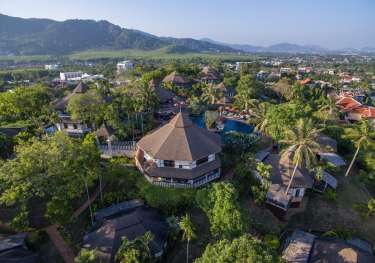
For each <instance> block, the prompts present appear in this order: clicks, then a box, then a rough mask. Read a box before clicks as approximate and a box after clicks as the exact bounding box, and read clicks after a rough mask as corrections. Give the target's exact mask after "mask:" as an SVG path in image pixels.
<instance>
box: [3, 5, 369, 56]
mask: <svg viewBox="0 0 375 263" xmlns="http://www.w3.org/2000/svg"><path fill="white" fill-rule="evenodd" d="M0 13H2V14H5V15H9V16H16V17H23V18H50V19H54V20H58V21H63V20H67V19H94V20H107V21H109V22H111V23H113V24H116V25H119V26H121V27H124V28H130V29H137V30H141V31H144V32H147V33H150V34H154V35H157V36H171V37H179V38H181V37H189V38H195V39H201V38H210V39H212V40H215V41H219V42H225V43H231V44H248V45H256V46H270V45H273V44H278V43H292V44H299V45H319V46H322V47H325V48H329V49H342V48H363V47H369V46H370V47H375V27H374V25H375V16H374V15H373V14H374V13H375V1H372V0H359V1H354V0H342V1H339V0H331V1H323V0H317V1H313V2H312V1H311V2H310V1H297V0H289V1H283V2H281V1H277V0H266V1H244V0H234V1H230V2H229V1H225V0H217V1H213V0H207V1H205V2H201V1H198V0H191V1H188V2H186V3H176V1H173V0H164V1H163V2H162V3H156V1H151V0H138V1H137V2H136V3H134V2H124V1H120V0H107V1H105V2H103V1H100V0H91V1H89V0H79V1H73V0H65V1H64V2H62V1H47V0H34V1H26V0H1V5H0Z"/></svg>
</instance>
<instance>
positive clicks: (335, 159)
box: [317, 134, 346, 167]
mask: <svg viewBox="0 0 375 263" xmlns="http://www.w3.org/2000/svg"><path fill="white" fill-rule="evenodd" d="M317 141H318V143H319V145H320V148H321V149H322V150H321V151H320V152H319V153H317V156H318V159H319V160H324V161H326V162H328V163H330V164H332V165H333V166H334V167H342V166H345V165H346V162H345V160H344V159H343V158H341V156H339V155H338V154H337V141H336V140H335V139H333V138H331V137H329V136H327V135H324V134H320V135H319V136H318V138H317Z"/></svg>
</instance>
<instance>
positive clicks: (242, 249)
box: [195, 235, 282, 263]
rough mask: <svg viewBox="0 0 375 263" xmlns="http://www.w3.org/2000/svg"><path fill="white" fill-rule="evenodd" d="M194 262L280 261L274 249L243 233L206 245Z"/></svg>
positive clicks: (252, 262)
mask: <svg viewBox="0 0 375 263" xmlns="http://www.w3.org/2000/svg"><path fill="white" fill-rule="evenodd" d="M195 262H196V263H211V262H212V263H214V262H215V263H242V262H249V263H255V262H262V263H275V262H282V261H281V259H280V258H279V257H278V256H277V255H276V251H275V250H274V249H272V247H271V246H268V245H266V244H264V243H262V242H261V241H259V240H257V239H255V238H253V237H252V236H250V235H243V236H241V237H239V238H236V239H233V240H232V241H230V240H227V239H224V240H220V241H219V242H217V243H215V244H209V245H208V246H207V247H206V250H205V251H204V253H203V255H202V257H200V258H198V259H197V260H196V261H195Z"/></svg>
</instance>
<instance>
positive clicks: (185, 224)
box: [180, 214, 195, 263]
mask: <svg viewBox="0 0 375 263" xmlns="http://www.w3.org/2000/svg"><path fill="white" fill-rule="evenodd" d="M180 228H181V229H182V231H183V232H184V234H183V236H182V239H184V240H186V263H189V243H190V240H192V239H193V238H195V233H194V226H193V223H192V222H191V220H190V216H189V215H188V214H186V215H185V216H184V217H183V218H182V220H181V222H180Z"/></svg>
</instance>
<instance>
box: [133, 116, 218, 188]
mask: <svg viewBox="0 0 375 263" xmlns="http://www.w3.org/2000/svg"><path fill="white" fill-rule="evenodd" d="M220 152H221V138H220V136H219V135H217V134H215V133H212V132H209V131H207V130H206V129H203V128H200V127H198V126H197V125H196V124H193V122H192V121H191V120H190V118H189V117H188V115H186V114H185V113H181V112H180V113H178V114H177V115H176V116H175V117H174V118H173V119H172V120H171V121H170V122H169V123H167V124H166V125H164V126H162V127H160V128H159V129H157V130H155V131H154V132H151V133H150V134H148V135H146V136H145V137H143V138H142V139H141V140H140V141H139V142H138V143H137V153H136V157H135V160H136V165H137V167H138V168H139V170H140V171H141V172H142V173H143V174H144V176H145V177H146V179H147V180H148V181H149V182H150V183H152V184H155V185H159V186H166V187H182V188H192V187H199V186H201V185H204V184H207V183H209V182H211V181H213V180H215V179H217V178H219V177H220V167H221V162H220V159H219V156H218V154H219V153H220Z"/></svg>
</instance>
